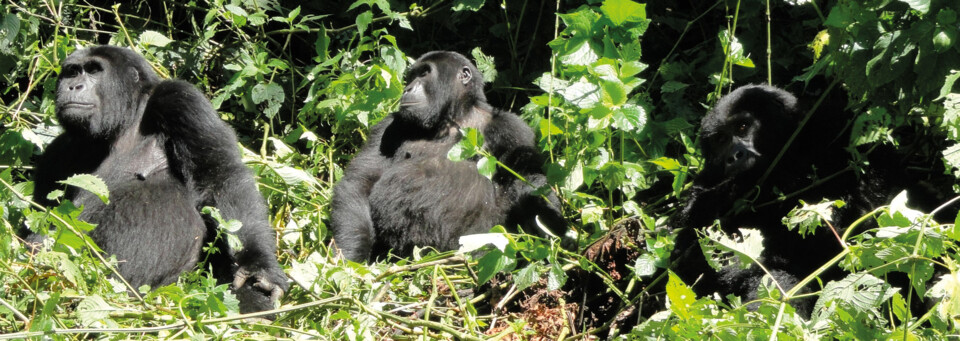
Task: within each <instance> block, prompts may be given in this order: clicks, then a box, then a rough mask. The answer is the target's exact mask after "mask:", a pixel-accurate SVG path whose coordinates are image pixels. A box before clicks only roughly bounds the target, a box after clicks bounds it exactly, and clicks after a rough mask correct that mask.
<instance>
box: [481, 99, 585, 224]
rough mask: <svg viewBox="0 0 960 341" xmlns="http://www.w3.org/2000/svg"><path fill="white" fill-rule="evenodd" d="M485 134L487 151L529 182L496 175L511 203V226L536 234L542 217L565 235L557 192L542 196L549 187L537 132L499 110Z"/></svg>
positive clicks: (515, 116)
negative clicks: (536, 136)
mask: <svg viewBox="0 0 960 341" xmlns="http://www.w3.org/2000/svg"><path fill="white" fill-rule="evenodd" d="M483 135H484V139H485V141H486V142H485V143H484V148H485V149H487V150H488V151H490V153H491V154H493V156H495V157H496V158H497V160H499V161H500V162H501V163H503V164H504V165H506V166H507V167H509V168H510V169H511V170H513V171H514V172H516V173H517V174H520V175H521V176H523V178H524V179H525V180H526V181H527V182H526V183H524V182H523V181H522V180H520V179H519V178H517V177H516V176H515V175H513V174H511V173H510V172H507V171H505V170H503V169H498V171H497V173H496V174H495V175H494V178H493V179H494V181H495V182H497V183H498V184H499V185H500V187H501V190H502V191H504V192H505V193H506V197H507V198H509V200H511V205H510V211H509V212H507V225H511V227H513V226H515V225H517V224H519V225H521V226H523V228H524V229H525V230H526V232H528V233H530V232H536V231H538V229H537V224H536V221H535V219H536V218H539V219H540V222H541V223H543V224H544V225H545V226H546V227H548V228H549V229H550V230H551V231H552V232H553V233H554V234H557V235H563V234H564V232H565V230H566V228H567V223H566V219H565V218H564V217H563V213H562V212H561V211H560V200H559V199H558V198H557V195H556V194H555V193H553V191H549V190H548V191H547V192H546V194H544V195H542V196H541V195H540V194H539V192H540V191H539V189H541V188H544V187H545V186H546V185H547V177H546V176H545V175H544V174H543V171H542V168H541V167H543V163H544V159H543V156H542V155H541V154H540V152H539V151H538V149H537V147H536V144H535V142H534V138H535V136H534V134H533V131H531V130H530V128H529V127H527V125H526V123H525V122H523V120H521V119H520V118H519V117H517V115H515V114H513V113H511V112H507V111H501V110H496V109H495V110H494V114H493V118H492V119H491V121H490V124H488V125H487V126H486V127H485V129H484V131H483Z"/></svg>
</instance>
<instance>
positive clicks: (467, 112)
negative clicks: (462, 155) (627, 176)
mask: <svg viewBox="0 0 960 341" xmlns="http://www.w3.org/2000/svg"><path fill="white" fill-rule="evenodd" d="M406 78H407V79H406V82H407V86H406V88H405V89H404V93H403V96H402V98H401V100H400V111H398V112H396V113H393V114H391V115H390V116H387V117H386V118H384V119H383V120H382V121H381V122H380V123H378V124H377V125H375V126H374V127H373V128H372V129H371V131H370V134H369V137H368V141H367V143H366V145H365V146H364V147H363V149H362V150H361V151H360V152H359V154H357V155H356V157H355V158H354V159H353V161H351V162H350V165H349V166H348V167H347V169H346V171H345V174H344V177H343V179H342V180H340V182H339V183H338V184H337V185H336V187H334V193H333V202H332V212H331V224H332V227H333V237H334V240H335V241H336V243H337V246H339V248H340V250H341V252H343V255H344V257H346V258H347V259H350V260H353V261H362V260H366V259H367V258H368V257H371V256H374V257H377V256H381V255H384V254H385V253H386V251H387V250H389V249H393V250H394V251H395V252H396V253H398V254H401V255H407V254H409V253H410V252H411V250H412V248H413V246H414V245H427V246H434V247H437V248H439V249H453V248H456V247H457V246H458V237H459V236H462V235H465V234H471V233H481V232H486V231H488V230H489V229H490V228H491V227H493V226H494V225H497V224H503V225H504V226H506V227H508V228H513V227H516V226H517V225H520V226H522V227H523V228H524V230H526V231H528V232H530V231H538V228H537V225H536V220H535V219H536V218H538V217H539V220H540V221H541V222H542V223H544V224H545V225H546V226H548V227H549V228H551V229H552V230H553V231H555V232H559V231H562V229H563V228H564V227H565V224H564V220H563V216H562V215H561V213H560V211H559V210H558V208H557V207H558V200H557V199H556V197H555V196H553V195H552V194H551V195H548V198H549V201H548V200H544V199H543V198H542V197H541V196H539V195H536V194H534V191H535V190H536V188H538V187H541V186H544V185H545V184H546V178H545V177H544V175H543V173H542V172H541V170H540V168H541V167H542V164H543V159H542V157H541V156H540V154H539V152H538V151H537V148H536V146H535V144H534V135H533V132H532V131H531V130H530V128H529V127H528V126H527V125H526V124H524V122H523V121H521V120H520V119H519V118H518V117H517V116H516V115H514V114H513V113H510V112H506V111H501V110H497V109H494V108H492V107H491V106H490V105H489V104H487V102H486V97H485V96H484V94H483V77H482V75H481V74H480V73H479V72H478V71H477V68H476V67H475V66H474V65H473V64H472V63H471V62H470V61H469V60H468V59H467V58H465V57H464V56H462V55H460V54H458V53H455V52H446V51H434V52H430V53H427V54H425V55H423V56H421V57H420V58H419V59H418V60H417V61H416V63H414V64H413V65H412V66H411V67H410V68H409V70H408V73H407V77H406ZM468 127H469V128H475V129H477V130H479V131H481V132H482V133H483V136H484V145H483V148H484V149H486V150H487V151H489V152H490V153H491V154H492V155H493V156H495V157H496V158H497V160H499V161H500V162H502V163H503V164H504V165H506V166H507V167H509V168H510V169H512V170H513V171H515V172H517V173H518V174H520V175H522V176H523V178H524V179H526V181H528V182H529V184H527V183H524V182H523V181H522V180H520V179H519V178H518V177H517V176H515V175H513V174H510V172H508V171H506V170H504V169H502V168H498V169H497V171H496V173H495V174H494V176H493V181H490V180H488V179H487V178H485V177H483V176H481V175H480V174H479V173H478V172H477V164H476V160H472V161H471V160H467V161H461V162H453V161H450V160H449V159H447V152H448V151H449V150H450V148H451V147H452V146H453V145H454V144H456V143H457V142H458V141H459V140H460V137H461V133H460V129H461V128H468ZM371 251H373V254H371Z"/></svg>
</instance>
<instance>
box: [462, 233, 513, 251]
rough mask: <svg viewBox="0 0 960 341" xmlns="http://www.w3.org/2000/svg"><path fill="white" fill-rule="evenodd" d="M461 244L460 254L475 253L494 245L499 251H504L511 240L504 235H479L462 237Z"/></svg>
mask: <svg viewBox="0 0 960 341" xmlns="http://www.w3.org/2000/svg"><path fill="white" fill-rule="evenodd" d="M459 242H460V249H459V250H458V251H457V252H458V253H467V252H473V251H476V250H479V249H480V248H482V247H484V246H487V245H493V246H495V247H496V248H497V249H498V250H500V251H504V250H506V247H507V245H508V244H510V239H508V238H507V236H505V235H504V234H503V233H477V234H469V235H466V236H460V239H459Z"/></svg>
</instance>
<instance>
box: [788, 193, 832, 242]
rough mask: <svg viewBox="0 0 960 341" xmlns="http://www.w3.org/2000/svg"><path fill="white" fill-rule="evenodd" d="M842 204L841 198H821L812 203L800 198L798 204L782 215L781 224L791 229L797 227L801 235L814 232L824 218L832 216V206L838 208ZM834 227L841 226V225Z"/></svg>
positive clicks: (828, 218) (821, 224)
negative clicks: (819, 200) (784, 215)
mask: <svg viewBox="0 0 960 341" xmlns="http://www.w3.org/2000/svg"><path fill="white" fill-rule="evenodd" d="M843 205H844V202H843V201H842V200H823V201H821V202H820V203H817V204H812V205H811V204H807V203H806V202H804V201H803V200H800V206H799V207H794V208H793V209H792V210H790V213H787V216H786V217H783V219H782V220H781V221H782V222H783V225H786V226H787V229H789V230H791V231H792V230H794V229H797V231H798V232H800V235H802V236H806V235H807V234H814V233H816V232H817V229H819V228H820V227H821V226H823V221H824V220H830V219H831V218H833V213H834V208H835V207H836V208H840V207H843ZM836 227H837V228H842V227H843V226H836Z"/></svg>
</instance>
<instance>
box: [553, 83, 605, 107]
mask: <svg viewBox="0 0 960 341" xmlns="http://www.w3.org/2000/svg"><path fill="white" fill-rule="evenodd" d="M560 95H562V96H563V98H564V99H565V100H567V102H570V103H571V104H573V105H576V106H577V107H579V108H581V109H589V108H592V107H593V106H595V105H596V104H597V103H600V87H599V86H597V85H596V84H593V83H590V82H588V81H587V80H586V79H584V78H581V79H580V80H578V81H577V82H575V83H573V84H570V85H568V86H567V87H566V88H564V89H561V90H560Z"/></svg>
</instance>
